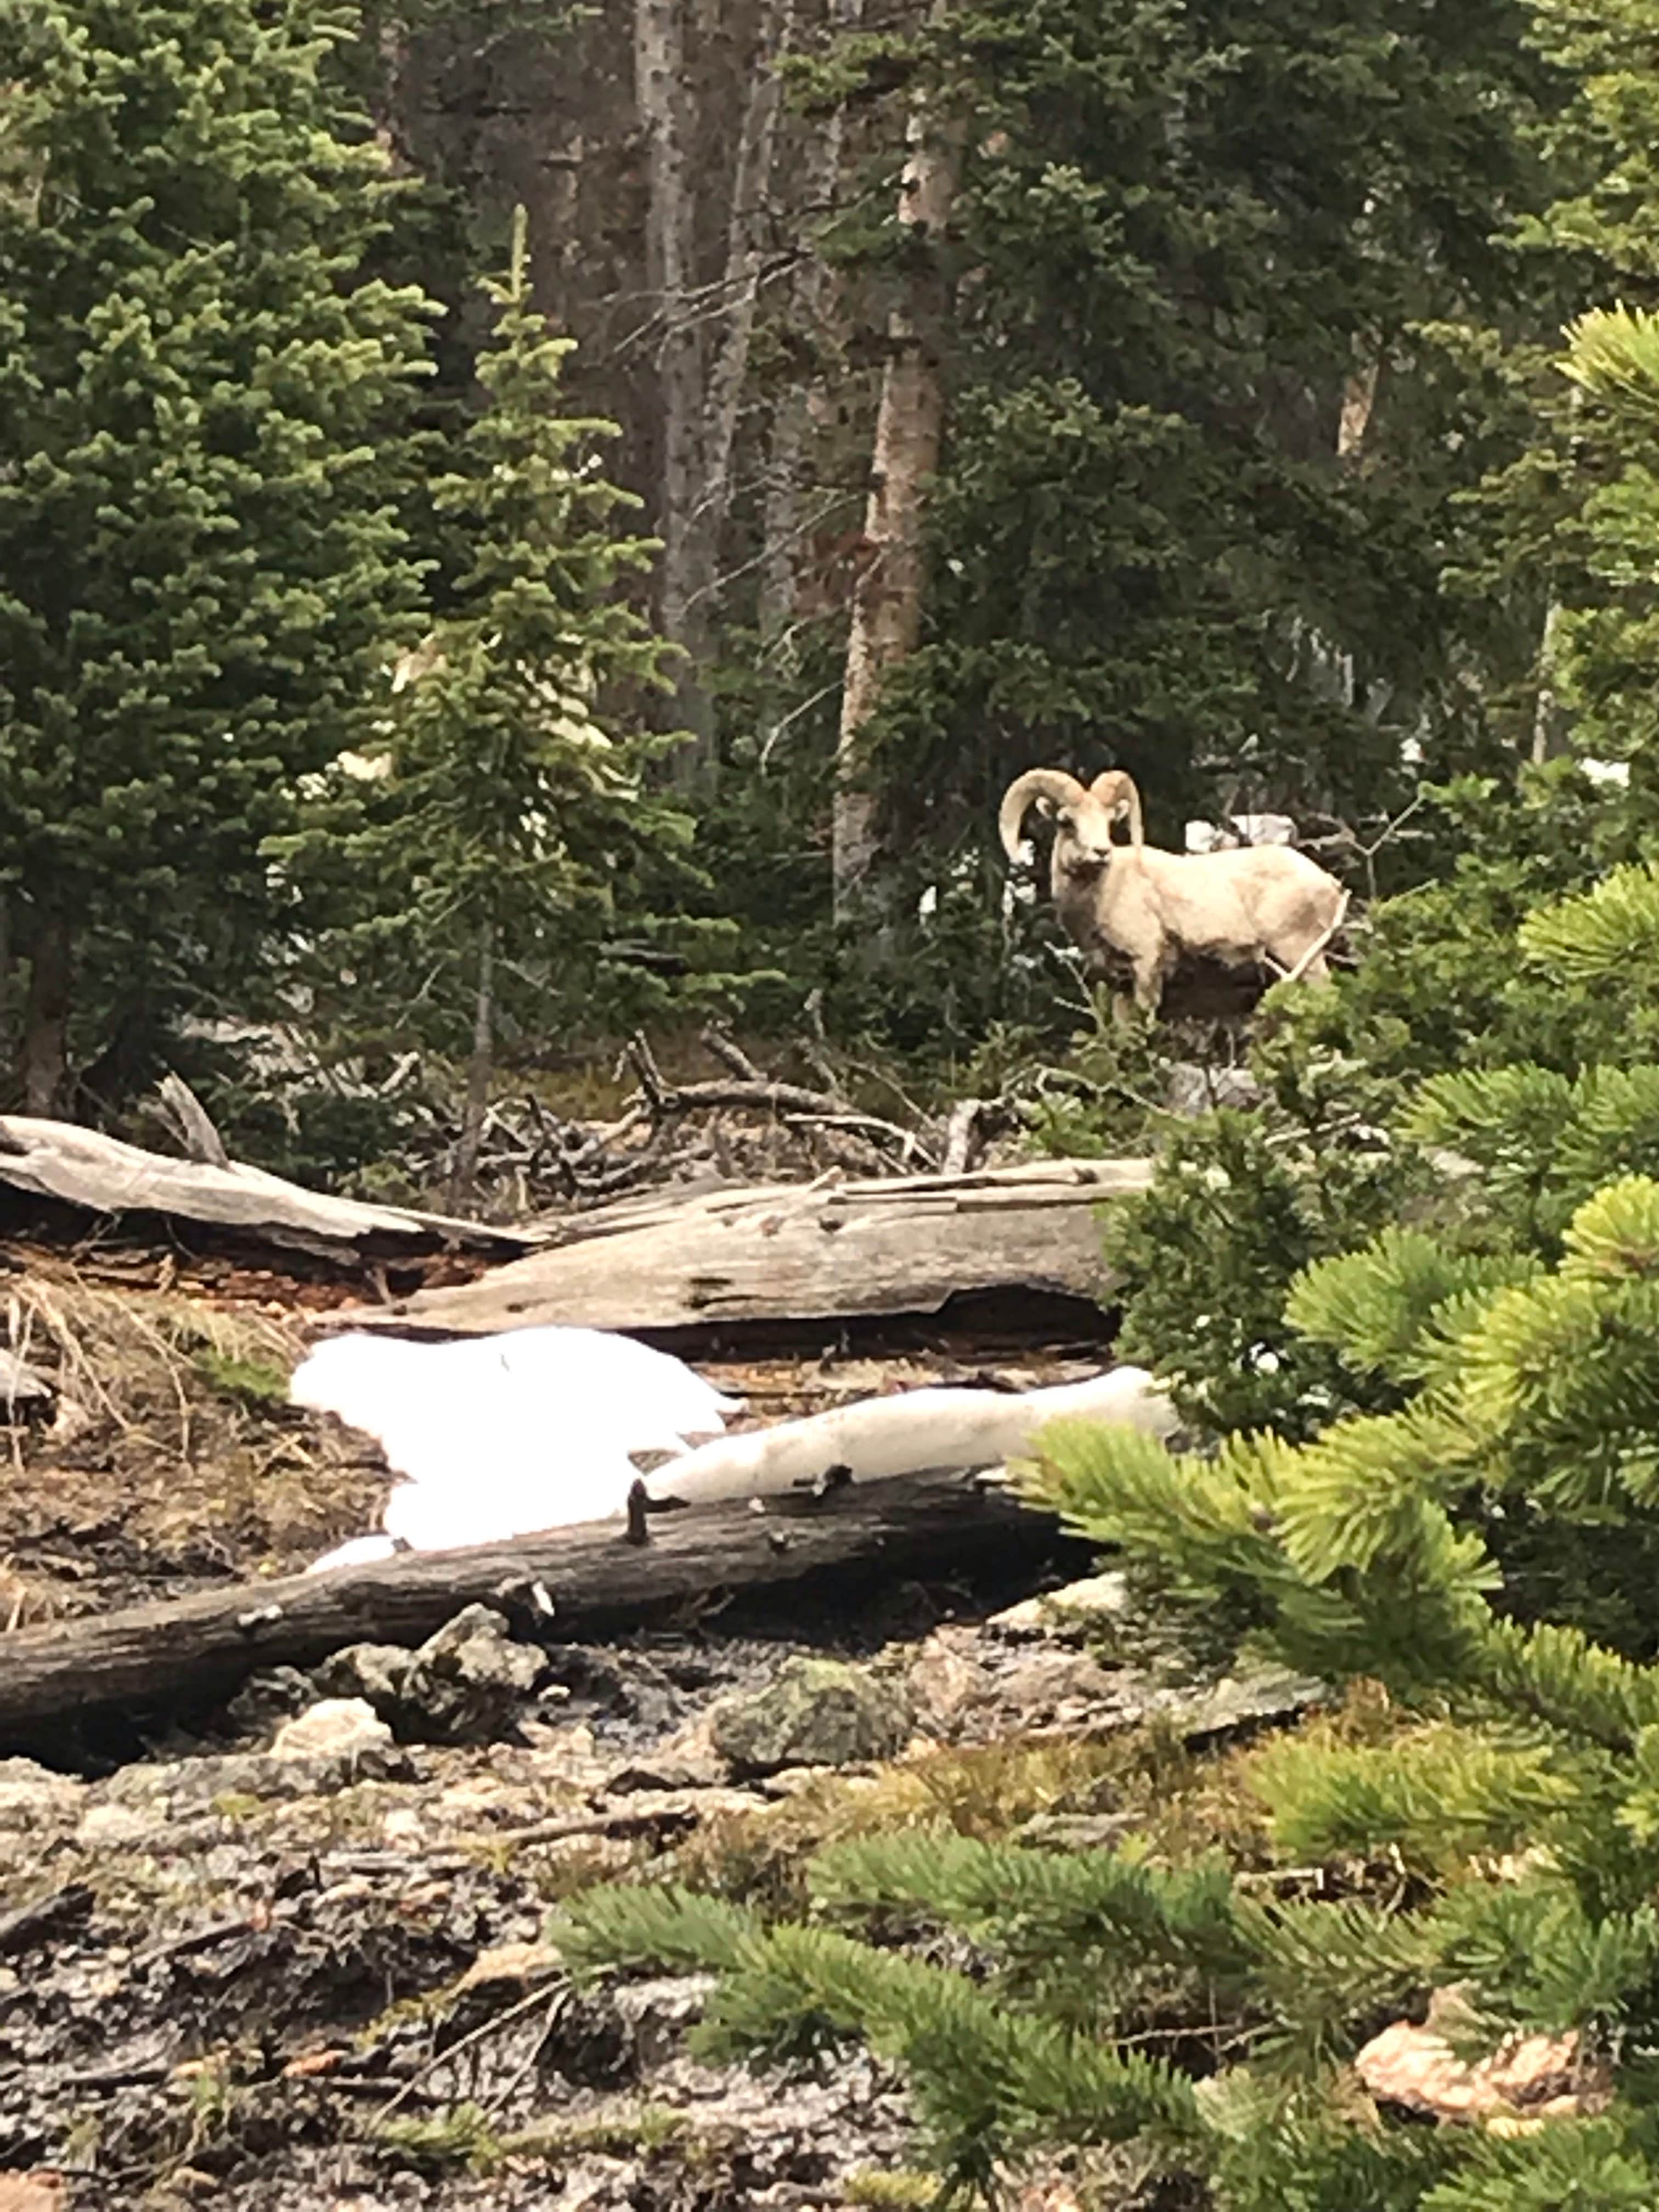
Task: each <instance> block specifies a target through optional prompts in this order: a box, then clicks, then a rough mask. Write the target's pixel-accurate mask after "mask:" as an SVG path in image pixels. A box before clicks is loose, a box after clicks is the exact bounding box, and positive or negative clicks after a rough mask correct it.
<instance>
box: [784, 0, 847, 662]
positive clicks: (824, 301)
mask: <svg viewBox="0 0 1659 2212" xmlns="http://www.w3.org/2000/svg"><path fill="white" fill-rule="evenodd" d="M863 13H864V0H829V9H828V11H827V21H828V25H829V29H830V30H831V31H832V32H836V33H839V32H842V31H848V30H851V29H854V27H856V26H857V25H858V23H859V22H860V20H861V18H862V16H863ZM846 136H847V109H846V106H845V104H844V103H842V104H841V105H838V106H836V107H835V108H834V109H832V111H831V112H830V113H829V116H828V117H827V118H826V119H825V121H824V123H823V126H822V128H821V129H819V130H818V131H815V132H814V133H813V135H812V137H811V140H810V141H809V142H808V146H807V149H806V152H805V156H804V158H803V159H802V161H801V163H800V167H799V177H800V183H799V192H798V197H797V220H798V221H799V222H800V224H801V226H802V228H803V229H805V228H807V227H808V226H810V225H811V224H814V223H816V222H820V221H822V220H823V218H824V217H825V216H828V215H829V213H830V212H831V211H832V210H833V209H834V207H835V205H836V199H837V197H838V187H839V185H840V180H841V161H842V145H843V143H845V140H846ZM831 293H832V284H831V280H830V276H829V270H828V269H827V268H826V266H825V265H824V261H823V255H822V254H821V253H819V252H818V251H817V243H816V240H813V241H812V243H811V246H810V248H809V249H808V250H806V251H805V252H803V253H802V255H801V258H800V261H799V264H798V265H797V267H796V270H795V274H794V278H793V284H792V286H791V301H790V306H791V313H792V315H793V320H794V321H795V323H796V324H797V325H798V326H799V327H800V328H802V329H804V330H810V331H822V330H823V325H824V324H825V321H826V319H828V317H829V312H830V301H831ZM822 410H823V385H822V381H821V380H819V379H817V378H816V377H814V378H813V379H811V380H809V381H807V382H804V383H800V384H796V385H793V386H791V387H790V388H789V390H788V391H787V392H784V393H783V394H782V395H781V398H779V400H778V402H777V404H776V406H775V409H774V410H773V415H772V431H771V438H770V442H769V447H768V450H767V457H766V496H765V501H764V505H763V514H762V522H761V566H760V593H759V616H760V627H761V635H763V637H776V636H777V635H779V634H780V633H781V631H783V630H784V629H787V626H788V624H789V623H790V622H791V620H792V619H793V616H794V613H795V605H796V599H797V596H798V590H797V586H798V580H799V574H800V566H801V538H802V533H803V531H804V530H805V528H807V527H810V525H807V524H805V523H803V521H802V518H801V483H802V474H803V469H804V466H805V459H806V452H807V439H808V435H809V434H810V432H811V427H812V423H813V420H814V418H815V416H817V415H818V414H820V413H821V412H822Z"/></svg>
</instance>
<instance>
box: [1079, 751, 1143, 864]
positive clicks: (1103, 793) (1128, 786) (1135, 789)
mask: <svg viewBox="0 0 1659 2212" xmlns="http://www.w3.org/2000/svg"><path fill="white" fill-rule="evenodd" d="M1089 795H1090V797H1091V799H1098V800H1099V801H1100V803H1101V805H1103V806H1110V807H1114V808H1115V809H1117V810H1118V811H1120V812H1121V814H1123V815H1124V816H1125V817H1127V821H1128V824H1129V842H1130V843H1131V844H1132V845H1133V847H1134V848H1135V850H1136V852H1137V853H1138V852H1139V850H1140V848H1141V845H1142V843H1143V842H1144V840H1145V837H1146V830H1145V828H1144V826H1143V824H1142V823H1141V819H1140V791H1139V786H1138V785H1137V784H1136V782H1135V780H1134V778H1133V776H1132V775H1130V774H1129V771H1128V770H1127V769H1123V768H1103V769H1102V770H1101V771H1100V774H1099V775H1097V777H1096V778H1095V780H1094V781H1093V782H1092V783H1091V785H1090V786H1089Z"/></svg>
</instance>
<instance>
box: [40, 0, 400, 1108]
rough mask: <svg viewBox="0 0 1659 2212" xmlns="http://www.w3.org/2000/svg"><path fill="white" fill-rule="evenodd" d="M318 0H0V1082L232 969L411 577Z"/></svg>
mask: <svg viewBox="0 0 1659 2212" xmlns="http://www.w3.org/2000/svg"><path fill="white" fill-rule="evenodd" d="M353 28H354V19H353V15H352V13H351V11H350V10H349V9H344V8H342V7H341V6H338V5H337V4H334V0H289V4H286V5H284V6H283V7H281V8H277V9H272V8H270V7H267V6H264V5H262V4H260V0H12V4H10V5H9V6H8V7H6V8H5V9H3V10H0V303H3V304H0V893H3V901H4V918H5V923H6V927H5V928H4V930H3V931H0V941H3V943H4V945H6V946H7V947H8V948H9V953H10V955H11V957H13V958H15V959H16V960H17V961H18V962H19V963H21V969H23V970H25V971H26V972H27V986H26V990H25V993H24V995H23V1014H22V1037H21V1053H20V1055H19V1058H20V1061H21V1066H20V1069H19V1077H20V1081H19V1085H18V1087H19V1088H20V1089H21V1091H23V1092H24V1093H25V1095H26V1097H27V1103H28V1104H29V1106H30V1107H31V1108H32V1109H34V1110H37V1111H51V1110H52V1109H53V1108H54V1107H55V1106H56V1105H57V1104H58V1103H60V1102H61V1101H62V1099H63V1097H64V1073H65V1067H66V1058H67V1055H68V1054H69V1052H70V1034H71V1031H72V1032H73V1036H74V1040H75V1043H74V1049H75V1052H76V1056H77V1057H78V1058H81V1059H82V1060H84V1059H85V1058H86V1057H88V1056H89V1055H90V1054H93V1053H94V1052H95V1051H96V1050H98V1049H99V1048H107V1047H109V1046H110V1045H111V1044H112V1041H115V1040H116V1038H117V1033H118V1032H125V1037H124V1038H123V1039H122V1040H121V1041H122V1042H125V1043H128V1044H131V1042H132V1041H133V1039H134V1037H135V1036H139V1037H140V1041H141V1042H142V1036H141V1035H140V1033H142V1032H143V1031H144V1030H146V1029H147V1028H148V1026H149V1024H152V1023H153V1022H154V1021H155V1019H156V1018H158V1017H159V1016H160V1015H161V1013H162V1012H165V1011H167V1010H168V1009H170V1008H172V1007H174V1006H179V1005H182V1004H196V1005H200V1004H202V1003H204V1000H211V998H212V997H213V996H215V995H216V994H222V993H227V992H228V991H229V990H231V989H233V988H234V987H235V986H236V985H237V983H238V982H239V981H240V980H241V979H242V978H243V977H244V975H246V972H247V971H248V970H249V969H250V968H252V966H253V965H254V964H255V963H257V962H258V960H259V959H260V958H261V957H263V956H264V952H265V951H266V934H265V933H266V932H267V931H268V929H269V927H270V923H271V920H272V909H271V900H270V890H271V886H270V882H269V878H268V871H267V866H266V863H265V861H264V859H263V858H262V857H261V848H262V845H263V843H264V841H265V839H267V838H268V837H270V836H272V835H274V834H276V833H280V832H281V831H283V829H287V828H289V827H291V826H292V823H293V820H294V810H295V792H296V785H297V782H298V781H299V779H300V778H301V777H302V776H303V775H307V774H308V773H312V772H315V771H318V770H320V769H323V768H324V767H325V764H326V763H327V762H328V761H329V760H330V759H331V757H333V756H334V755H336V754H337V753H338V752H339V751H340V750H342V749H343V748H344V747H347V746H349V745H350V744H353V743H354V741H356V740H358V739H360V738H362V736H363V735H364V733H365V731H366V729H367V726H368V716H369V714H370V713H371V711H372V709H371V707H370V704H369V678H370V677H371V674H372V672H373V671H374V669H375V667H376V666H377V665H378V664H380V662H381V661H383V660H384V659H386V657H387V655H388V654H389V653H390V650H391V649H392V646H393V644H394V642H395V641H396V638H397V636H398V632H399V629H400V626H401V625H402V624H403V623H404V622H405V621H406V619H407V617H408V614H409V612H410V610H411V609H412V608H413V607H414V606H415V605H416V604H417V602H418V599H419V586H420V574H419V568H418V565H417V564H416V562H414V560H413V559H412V558H411V556H410V549H409V547H408V545H407V544H406V542H405V539H404V533H403V531H402V529H401V527H400V526H399V523H398V498H399V495H400V494H401V492H402V490H403V489H404V483H405V479H406V477H407V474H408V467H409V460H410V454H409V450H408V444H407V431H408V421H409V410H410V398H411V392H412V389H413V386H414V381H415V380H416V377H417V376H418V375H419V374H421V373H422V371H423V369H424V367H425V338H424V328H425V321H426V317H427V314H428V304H427V302H426V301H424V300H423V299H422V296H421V295H419V293H418V292H416V291H415V290H412V289H398V288H392V287H389V286H388V285H386V283H382V282H378V281H376V280H374V278H373V277H372V276H368V275H366V274H365V257H366V255H367V254H368V252H370V249H371V248H372V246H373V245H374V240H375V239H376V238H377V236H378V235H379V234H380V232H381V231H382V229H383V228H384V227H385V223H386V210H387V207H388V203H389V195H390V194H391V193H392V190H393V186H392V182H391V180H390V178H389V174H388V168H387V161H386V155H384V154H383V152H382V151H381V149H380V148H379V146H377V145H376V144H375V143H374V141H373V139H372V138H371V137H369V135H368V131H367V126H366V125H363V124H362V122H361V121H360V120H359V119H358V118H356V117H355V116H353V115H352V114H351V113H349V112H346V111H345V110H344V109H343V105H342V101H341V99H340V97H339V95H338V93H337V90H336V88H335V83H334V76H333V71H334V56H335V52H336V49H337V47H338V46H340V45H341V43H342V42H343V41H344V40H347V39H348V38H349V35H350V34H351V32H352V30H353Z"/></svg>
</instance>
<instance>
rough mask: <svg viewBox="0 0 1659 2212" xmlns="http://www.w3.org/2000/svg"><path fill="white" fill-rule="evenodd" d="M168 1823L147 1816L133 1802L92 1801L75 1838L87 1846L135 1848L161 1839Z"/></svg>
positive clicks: (88, 1847) (119, 1848)
mask: <svg viewBox="0 0 1659 2212" xmlns="http://www.w3.org/2000/svg"><path fill="white" fill-rule="evenodd" d="M166 1827H167V1822H166V1821H165V1820H146V1819H145V1818H144V1816H143V1814H142V1813H141V1812H139V1811H138V1810H137V1808H136V1807H134V1806H131V1805H90V1806H88V1808H87V1810H86V1811H85V1812H84V1813H83V1814H82V1816H81V1825H80V1826H79V1827H77V1828H76V1831H75V1840H76V1843H77V1844H80V1845H81V1846H82V1849H83V1850H95V1851H107V1850H134V1849H136V1848H137V1847H138V1846H139V1845H141V1844H150V1843H152V1842H155V1841H159V1840H160V1838H161V1835H162V1834H163V1833H164V1832H165V1830H166Z"/></svg>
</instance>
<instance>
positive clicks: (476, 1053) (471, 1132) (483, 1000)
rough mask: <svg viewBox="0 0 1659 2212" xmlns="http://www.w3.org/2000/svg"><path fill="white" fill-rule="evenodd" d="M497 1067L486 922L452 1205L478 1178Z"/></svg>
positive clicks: (491, 946) (491, 926)
mask: <svg viewBox="0 0 1659 2212" xmlns="http://www.w3.org/2000/svg"><path fill="white" fill-rule="evenodd" d="M493 1073H495V923H494V922H493V921H484V922H482V923H481V924H480V925H479V928H478V975H477V988H476V991H475V994H474V997H473V1002H472V1050H471V1054H469V1055H468V1058H467V1063H466V1099H465V1104H464V1105H463V1106H462V1109H461V1133H460V1136H459V1140H458V1141H457V1144H456V1146H455V1180H454V1188H453V1190H452V1192H451V1194H450V1199H449V1203H450V1205H451V1206H459V1204H461V1202H462V1201H463V1200H465V1198H466V1197H467V1196H468V1194H470V1193H471V1189H472V1186H473V1184H474V1182H476V1180H477V1173H478V1153H479V1152H480V1150H481V1149H482V1147H483V1125H484V1115H485V1114H486V1112H487V1111H488V1110H489V1079H490V1077H491V1075H492V1074H493Z"/></svg>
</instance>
